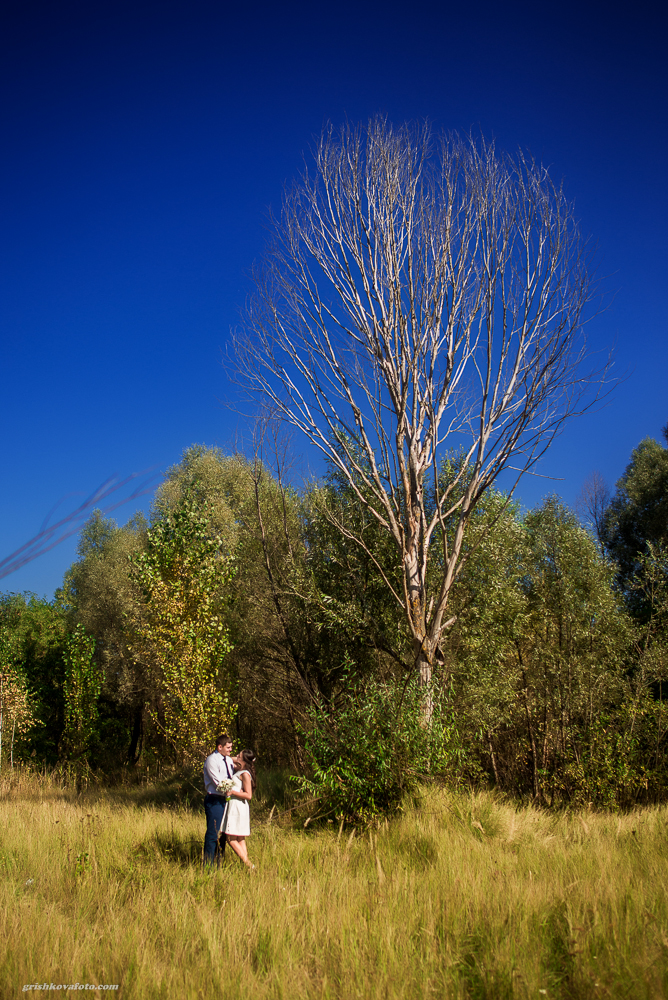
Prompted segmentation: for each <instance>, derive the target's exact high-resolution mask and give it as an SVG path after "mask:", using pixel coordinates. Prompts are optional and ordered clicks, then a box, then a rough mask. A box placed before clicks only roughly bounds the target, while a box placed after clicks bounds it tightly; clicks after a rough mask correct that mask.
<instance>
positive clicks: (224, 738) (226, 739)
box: [216, 733, 232, 749]
mask: <svg viewBox="0 0 668 1000" xmlns="http://www.w3.org/2000/svg"><path fill="white" fill-rule="evenodd" d="M231 742H232V737H231V736H228V735H227V733H222V734H221V735H220V736H216V749H218V747H224V746H225V744H226V743H231Z"/></svg>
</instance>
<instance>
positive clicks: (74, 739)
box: [62, 625, 104, 761]
mask: <svg viewBox="0 0 668 1000" xmlns="http://www.w3.org/2000/svg"><path fill="white" fill-rule="evenodd" d="M94 651H95V639H94V638H93V637H92V636H90V635H87V634H86V631H85V630H84V628H83V627H82V626H81V625H77V626H76V627H75V629H74V632H73V633H72V634H71V635H70V636H68V639H67V644H66V647H65V657H64V659H65V678H64V683H63V694H64V701H65V729H64V732H63V739H62V752H63V755H64V756H65V757H66V758H67V759H68V760H80V761H87V760H88V755H89V752H90V749H91V746H92V743H93V740H94V739H95V738H96V736H97V735H98V734H97V732H96V730H97V721H98V715H99V712H98V699H99V697H100V692H101V690H102V682H103V680H104V676H103V674H102V673H101V672H100V670H99V668H98V666H97V664H96V663H95V662H94V660H93V653H94Z"/></svg>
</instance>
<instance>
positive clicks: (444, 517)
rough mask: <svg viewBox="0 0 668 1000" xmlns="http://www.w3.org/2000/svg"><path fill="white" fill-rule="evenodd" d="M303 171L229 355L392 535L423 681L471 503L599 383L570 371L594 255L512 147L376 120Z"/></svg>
mask: <svg viewBox="0 0 668 1000" xmlns="http://www.w3.org/2000/svg"><path fill="white" fill-rule="evenodd" d="M313 160H314V163H313V167H312V168H310V169H309V167H307V168H306V170H305V172H304V174H303V176H302V177H301V179H300V181H299V182H298V183H295V184H294V186H293V187H292V188H291V189H289V190H288V191H287V192H286V195H285V198H284V204H283V209H282V213H281V217H280V219H279V220H277V221H275V224H274V235H275V239H274V242H273V244H272V246H271V248H270V250H269V251H268V253H267V257H266V260H265V262H264V266H263V267H262V269H261V270H259V271H258V272H257V292H256V294H255V296H254V297H253V299H252V300H251V302H250V304H249V306H248V309H247V315H246V321H245V323H244V325H243V327H242V329H241V330H239V331H238V332H236V333H235V334H234V336H233V346H234V351H235V356H236V363H237V365H238V369H239V371H240V373H241V378H242V381H243V383H244V384H245V385H246V386H247V387H249V388H250V389H251V390H256V391H258V392H259V393H260V394H261V395H262V396H263V397H264V399H265V400H267V398H268V400H269V401H270V403H271V405H272V406H273V408H274V410H275V411H276V412H277V413H279V414H281V415H282V416H283V418H284V419H287V421H288V422H289V423H291V424H292V425H294V426H295V427H296V428H298V429H299V430H300V431H302V432H303V433H304V434H305V435H306V436H307V438H309V439H310V441H311V442H312V443H313V444H315V445H316V446H317V447H318V448H319V449H320V451H321V452H322V453H323V454H324V455H325V456H326V457H327V459H328V460H329V461H330V462H331V463H333V464H334V466H335V467H337V468H338V469H339V470H340V472H341V473H342V474H343V475H344V476H345V477H346V478H347V480H348V482H349V483H350V486H351V487H352V489H353V490H354V492H355V494H356V495H357V498H358V500H359V502H360V503H361V504H363V505H364V506H365V507H366V508H368V510H370V511H371V512H372V514H373V516H374V517H375V518H376V519H377V521H378V523H379V524H380V525H381V526H382V528H383V529H385V530H386V531H387V532H388V533H389V534H390V535H391V537H392V539H393V540H394V542H395V544H396V552H397V560H398V561H400V565H401V574H400V578H401V584H400V585H399V586H397V585H393V583H392V581H391V580H390V579H389V578H388V576H387V575H385V576H384V578H385V581H386V584H387V587H388V592H389V594H391V595H392V598H393V599H394V600H395V601H396V602H397V604H398V605H399V606H400V607H401V608H402V609H403V612H404V614H405V617H406V621H407V623H408V625H409V627H410V630H411V634H412V639H413V647H414V665H415V668H416V669H417V670H418V671H419V676H420V678H421V680H422V682H423V683H424V684H425V685H428V684H429V683H430V681H431V677H432V671H433V666H434V663H435V660H436V658H437V655H438V650H439V644H440V643H441V639H442V636H443V634H444V632H445V631H446V630H447V629H448V628H449V627H450V626H451V625H452V624H453V622H454V620H455V619H454V618H453V617H452V616H450V617H449V612H448V597H449V595H450V593H451V590H452V587H453V584H454V583H455V581H456V579H457V576H458V574H459V573H460V572H461V569H462V566H463V564H464V562H465V559H466V550H465V548H464V547H463V543H464V539H465V533H466V529H467V525H468V524H469V521H470V518H471V515H472V512H473V510H474V508H475V506H476V504H477V503H478V501H479V500H480V498H481V497H482V495H483V494H484V492H485V490H487V489H488V488H489V487H490V485H492V484H493V483H494V482H495V480H497V479H498V477H499V475H500V474H501V472H502V471H504V470H507V469H511V470H512V473H513V475H512V477H511V481H510V482H509V483H508V489H509V491H510V492H512V489H514V486H515V484H516V482H517V480H518V479H519V477H520V476H521V474H522V473H524V472H527V471H528V470H530V469H532V468H533V467H534V465H535V463H536V462H537V460H538V459H539V458H540V457H541V455H543V453H544V452H545V450H546V449H547V448H548V447H549V445H550V443H551V441H552V440H553V438H554V436H555V434H556V433H557V432H558V431H559V429H560V427H561V426H562V424H563V422H564V420H565V419H566V418H567V417H568V416H570V415H572V414H573V413H575V412H579V411H581V410H582V409H583V408H584V407H586V406H587V405H588V400H589V399H590V395H591V393H590V391H589V390H590V386H591V384H592V381H596V380H597V378H598V380H599V382H600V379H601V377H602V376H601V374H600V373H599V376H594V375H584V374H582V373H581V371H580V368H581V362H582V359H583V357H584V341H583V338H582V326H583V318H584V317H583V311H584V308H585V306H586V304H587V303H588V301H590V299H591V297H592V294H593V284H592V276H591V271H590V267H589V257H590V254H589V250H588V246H587V244H586V243H585V242H584V241H583V240H582V238H581V237H580V234H579V231H578V227H577V225H576V222H575V220H574V218H573V212H572V206H571V205H570V204H569V203H568V202H567V200H566V198H565V196H564V194H563V191H562V189H561V188H560V187H558V186H556V185H555V184H554V183H553V182H552V180H551V179H550V177H549V175H548V172H547V171H546V170H545V169H544V168H543V167H542V166H540V165H539V164H537V163H536V162H535V161H534V160H532V159H531V158H529V157H528V156H526V155H525V154H523V153H521V152H520V153H518V154H517V155H516V156H514V157H510V156H507V155H499V154H497V153H496V151H495V149H494V146H493V144H492V145H490V144H487V143H486V142H484V141H482V140H479V141H475V140H473V139H471V138H467V139H461V138H460V137H458V136H456V135H454V136H446V135H439V136H435V135H433V134H432V133H431V132H430V129H429V127H428V126H422V127H420V126H411V125H404V126H402V127H400V128H396V129H395V128H394V127H392V125H391V124H389V123H388V122H387V121H386V120H385V119H383V118H377V119H375V120H373V121H371V122H370V123H369V125H368V126H367V127H366V128H361V127H356V128H354V127H351V126H346V127H344V128H343V129H342V130H341V131H340V133H335V132H334V131H333V130H332V129H331V128H329V129H327V130H325V131H324V132H323V134H322V136H321V138H320V140H319V142H318V143H317V146H316V148H315V149H314V152H313ZM589 405H590V403H589ZM454 451H458V452H459V453H460V454H461V455H462V461H461V462H458V463H454V464H453V463H451V465H452V468H453V470H454V471H453V472H452V474H451V475H450V476H449V477H446V476H444V475H443V474H442V470H443V459H444V457H445V456H446V455H447V454H448V453H449V454H452V453H453V452H454ZM446 522H447V524H448V526H449V530H448V531H447V532H446V530H445V526H446ZM340 527H341V529H342V530H343V531H344V533H345V531H346V530H347V529H346V528H345V526H343V525H340ZM348 537H349V538H350V541H351V542H353V543H355V544H357V545H359V546H361V547H362V548H363V549H365V551H367V553H368V555H369V557H370V558H371V559H374V553H373V552H372V551H369V550H368V549H367V546H366V544H365V540H364V538H363V537H362V536H361V535H360V536H359V537H358V536H355V535H354V534H349V536H348ZM434 545H438V546H439V549H440V551H439V552H438V560H437V561H438V564H439V565H440V567H441V572H440V574H439V577H438V579H437V580H436V582H435V584H434V582H433V570H430V576H429V580H430V581H431V583H430V584H429V585H428V574H427V566H428V562H429V557H430V550H432V549H433V546H434ZM376 565H377V568H378V570H379V572H381V573H383V569H382V567H381V566H380V565H379V564H376Z"/></svg>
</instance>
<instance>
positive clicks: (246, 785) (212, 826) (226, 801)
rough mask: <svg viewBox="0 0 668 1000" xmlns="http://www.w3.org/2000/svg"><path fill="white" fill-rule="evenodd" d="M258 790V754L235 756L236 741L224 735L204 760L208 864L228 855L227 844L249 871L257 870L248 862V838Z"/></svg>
mask: <svg viewBox="0 0 668 1000" xmlns="http://www.w3.org/2000/svg"><path fill="white" fill-rule="evenodd" d="M254 788H255V754H254V753H253V751H252V750H241V751H240V752H239V753H238V754H237V755H236V756H235V757H233V756H232V739H231V737H229V736H227V734H225V733H223V734H222V736H217V737H216V749H215V751H214V752H213V753H212V754H209V756H208V757H207V758H206V760H205V761H204V790H205V791H206V795H205V796H204V812H205V814H206V836H205V837H204V864H205V865H206V866H210V865H213V863H214V860H216V848H218V857H217V861H218V864H220V861H221V859H222V857H223V855H224V853H225V842H226V841H227V843H228V844H229V845H230V847H231V848H232V850H233V851H234V853H235V854H236V855H237V856H238V857H239V858H240V859H241V861H242V862H243V863H244V864H245V865H246V867H247V868H254V867H255V865H252V864H251V863H250V861H249V860H248V849H247V847H246V837H249V836H250V808H249V805H248V803H249V802H250V800H251V799H252V798H253V789H254Z"/></svg>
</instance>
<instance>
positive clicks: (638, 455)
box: [602, 426, 668, 617]
mask: <svg viewBox="0 0 668 1000" xmlns="http://www.w3.org/2000/svg"><path fill="white" fill-rule="evenodd" d="M663 433H664V437H665V439H666V443H667V444H668V426H666V427H665V428H664V432H663ZM602 535H603V540H604V543H605V547H606V550H607V551H608V553H609V554H610V555H611V556H612V558H613V559H614V560H615V561H616V563H617V565H618V568H619V582H620V584H621V586H622V588H623V589H624V591H625V592H626V594H627V597H628V599H629V603H630V607H631V608H632V610H633V612H634V613H635V614H637V615H639V616H640V617H643V616H645V615H646V614H647V613H648V606H647V603H646V601H645V599H644V596H643V593H642V590H638V589H637V588H634V587H633V586H631V584H632V580H633V578H634V576H635V575H636V574H637V573H638V571H639V569H640V567H641V560H642V556H643V554H645V553H647V545H648V543H651V544H652V545H653V546H657V545H663V546H665V545H667V544H668V448H666V447H663V446H662V445H661V444H660V443H659V442H658V441H655V440H654V439H653V438H645V440H644V441H641V442H640V444H639V445H638V447H637V448H635V449H634V451H633V453H632V455H631V461H630V462H629V464H628V465H627V467H626V470H625V471H624V475H623V476H622V477H621V479H620V480H619V481H618V483H617V487H616V490H615V494H614V496H613V498H612V500H611V501H610V504H609V506H608V508H607V510H606V513H605V516H604V519H603V528H602Z"/></svg>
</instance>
